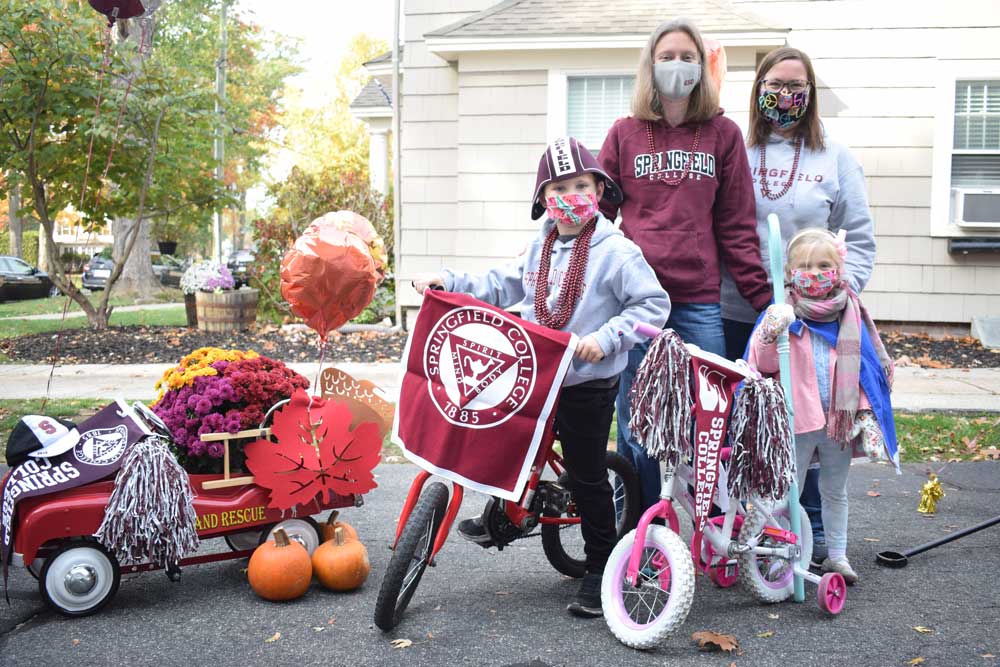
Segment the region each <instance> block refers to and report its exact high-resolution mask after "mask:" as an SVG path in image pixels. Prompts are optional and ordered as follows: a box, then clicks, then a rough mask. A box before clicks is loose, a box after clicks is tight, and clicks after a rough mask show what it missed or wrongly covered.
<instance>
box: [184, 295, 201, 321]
mask: <svg viewBox="0 0 1000 667" xmlns="http://www.w3.org/2000/svg"><path fill="white" fill-rule="evenodd" d="M184 314H185V315H187V325H188V328H189V329H194V328H195V327H197V326H198V302H197V299H196V297H195V295H194V294H185V295H184Z"/></svg>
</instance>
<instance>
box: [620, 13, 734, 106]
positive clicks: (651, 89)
mask: <svg viewBox="0 0 1000 667" xmlns="http://www.w3.org/2000/svg"><path fill="white" fill-rule="evenodd" d="M671 32H683V33H685V34H686V35H687V36H688V37H690V38H691V41H692V42H694V45H695V48H697V49H698V60H699V63H700V64H701V79H699V81H698V84H697V85H696V86H695V87H694V90H692V91H691V96H690V97H688V107H687V114H686V116H685V118H684V120H685V121H686V122H694V123H704V122H705V121H707V120H711V119H712V118H714V117H715V116H716V114H718V112H719V91H718V89H717V88H716V87H715V81H713V80H712V77H711V76H710V75H709V73H708V63H707V62H706V61H707V60H708V59H707V57H706V56H705V44H704V42H702V40H701V33H700V32H698V28H696V27H695V26H694V24H693V23H691V22H690V21H688V20H687V19H674V20H673V21H666V22H664V23H661V24H660V25H659V26H657V28H656V30H654V31H653V34H651V35H650V36H649V41H648V42H647V43H646V46H644V47H643V49H642V51H641V52H640V53H639V71H638V73H637V74H636V77H635V90H634V91H633V93H632V115H633V116H635V117H636V118H638V119H640V120H652V121H656V120H660V119H662V118H663V104H662V103H661V102H660V95H659V93H658V92H657V91H656V82H655V80H654V79H653V57H654V55H655V54H654V53H653V51H654V50H655V49H656V44H657V42H659V41H660V38H662V37H663V36H664V35H666V34H668V33H671Z"/></svg>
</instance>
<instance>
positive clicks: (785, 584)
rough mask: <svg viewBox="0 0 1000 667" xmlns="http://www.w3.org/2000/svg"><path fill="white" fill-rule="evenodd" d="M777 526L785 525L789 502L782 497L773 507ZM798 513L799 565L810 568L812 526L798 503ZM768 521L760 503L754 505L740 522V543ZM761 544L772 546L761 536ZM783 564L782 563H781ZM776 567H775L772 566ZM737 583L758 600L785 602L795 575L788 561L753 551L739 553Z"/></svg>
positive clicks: (753, 535)
mask: <svg viewBox="0 0 1000 667" xmlns="http://www.w3.org/2000/svg"><path fill="white" fill-rule="evenodd" d="M772 513H773V515H774V518H775V519H776V520H777V524H778V527H780V528H784V529H786V530H787V529H788V503H787V502H785V501H783V502H782V503H781V505H780V506H778V507H777V508H776V509H774V510H773V512H772ZM799 517H801V519H802V527H803V530H802V544H801V555H800V556H799V563H800V565H801V566H802V567H803V568H805V569H807V570H808V569H809V559H810V558H811V557H812V529H811V528H810V526H809V519H808V518H807V517H808V515H807V514H806V511H805V510H804V509H803V508H802V506H801V505H799ZM766 523H767V515H766V514H765V513H764V512H763V511H762V509H761V508H760V507H754V508H753V509H752V510H751V511H750V512H749V513H748V514H747V517H746V520H744V522H743V528H742V529H741V530H740V543H741V544H746V543H747V542H749V541H750V540H751V539H753V538H755V537H756V536H757V535H758V534H759V533H760V532H761V531H762V530H763V529H764V526H765V525H766ZM760 544H761V545H762V546H773V545H774V544H775V543H774V542H772V541H770V540H766V539H765V540H762V541H761V542H760ZM782 564H784V567H782ZM776 567H777V569H775V568H776ZM739 579H740V584H742V585H743V586H744V587H746V589H747V590H749V591H750V593H751V594H752V595H753V596H754V597H755V598H757V599H758V600H760V601H761V602H767V603H775V602H784V601H785V600H787V599H788V598H789V597H791V595H792V593H793V592H794V588H793V586H794V577H793V575H792V572H791V569H790V568H788V567H787V563H786V562H785V561H782V560H781V559H780V558H776V557H771V556H759V555H757V554H755V553H753V552H752V551H750V552H748V553H745V554H741V555H740V557H739Z"/></svg>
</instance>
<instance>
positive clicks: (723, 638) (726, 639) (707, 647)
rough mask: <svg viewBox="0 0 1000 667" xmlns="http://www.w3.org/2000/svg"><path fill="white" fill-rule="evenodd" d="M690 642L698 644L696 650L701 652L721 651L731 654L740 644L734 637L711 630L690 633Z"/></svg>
mask: <svg viewBox="0 0 1000 667" xmlns="http://www.w3.org/2000/svg"><path fill="white" fill-rule="evenodd" d="M691 641H694V642H698V648H699V649H701V650H703V651H714V650H717V649H721V650H723V651H729V652H732V651H735V650H736V649H738V648H739V647H740V643H739V642H738V641H736V637H734V636H732V635H724V634H721V633H718V632H712V631H711V630H702V631H700V632H695V633H692V634H691Z"/></svg>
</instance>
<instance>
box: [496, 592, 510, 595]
mask: <svg viewBox="0 0 1000 667" xmlns="http://www.w3.org/2000/svg"><path fill="white" fill-rule="evenodd" d="M496 595H510V591H497V592H496Z"/></svg>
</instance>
